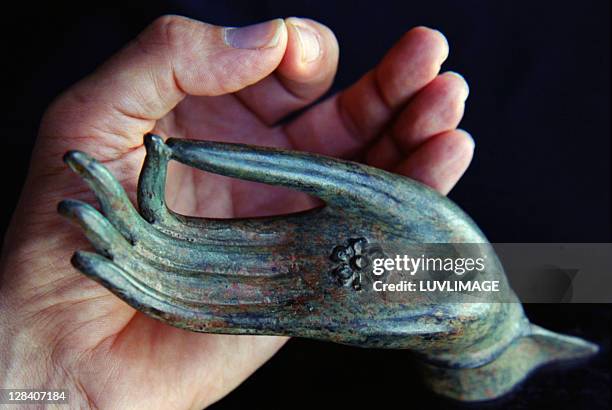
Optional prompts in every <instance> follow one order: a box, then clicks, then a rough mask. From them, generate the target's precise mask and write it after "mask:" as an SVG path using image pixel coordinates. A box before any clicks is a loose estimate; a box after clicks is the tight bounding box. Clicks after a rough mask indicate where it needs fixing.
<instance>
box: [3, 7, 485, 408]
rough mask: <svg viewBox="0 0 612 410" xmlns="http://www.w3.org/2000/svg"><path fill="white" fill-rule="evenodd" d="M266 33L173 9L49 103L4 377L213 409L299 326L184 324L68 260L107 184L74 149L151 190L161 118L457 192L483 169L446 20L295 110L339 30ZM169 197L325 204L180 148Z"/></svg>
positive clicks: (213, 208) (7, 257)
mask: <svg viewBox="0 0 612 410" xmlns="http://www.w3.org/2000/svg"><path fill="white" fill-rule="evenodd" d="M251 33H256V34H257V36H258V37H257V38H251V41H250V42H247V43H245V42H244V41H243V42H242V43H241V44H240V46H241V47H244V46H245V44H246V46H248V47H249V48H236V47H232V46H230V45H228V43H227V42H229V43H231V44H233V45H234V46H236V45H237V44H236V43H235V42H232V40H231V36H228V35H227V30H225V29H224V28H222V27H216V26H212V25H208V24H205V23H201V22H197V21H193V20H189V19H186V18H182V17H177V16H166V17H162V18H160V19H158V20H156V21H155V22H154V23H152V24H151V26H150V27H148V28H147V29H146V30H145V31H144V32H143V33H142V34H141V35H140V36H139V37H138V38H137V39H135V40H134V41H133V42H131V43H130V44H128V45H127V46H126V47H125V48H124V49H122V50H121V51H119V52H118V53H117V54H116V55H115V56H114V57H112V58H111V59H110V60H109V61H108V62H106V63H105V64H104V65H102V66H101V67H100V68H99V69H98V70H97V71H96V72H94V73H93V74H91V75H90V76H89V77H87V78H85V79H84V80H82V81H80V82H79V83H77V84H75V85H74V86H73V87H71V88H70V89H69V90H67V91H66V92H65V93H64V94H62V95H61V96H59V97H58V98H57V100H56V101H55V102H54V103H53V104H52V105H51V106H50V107H49V109H48V111H47V112H46V114H45V116H44V119H43V121H42V124H41V128H40V134H39V138H38V141H37V144H36V147H35V150H34V153H33V157H32V164H31V168H30V172H29V175H28V178H27V181H26V184H25V186H24V189H23V193H22V197H21V199H20V202H19V205H18V207H17V210H16V213H15V215H14V218H13V221H12V225H11V228H10V229H9V232H8V233H7V236H6V238H5V244H4V249H3V258H2V265H1V274H2V282H1V288H0V292H1V294H0V309H1V311H2V314H1V315H0V340H1V341H2V343H0V374H2V375H3V377H1V378H0V379H1V381H0V384H2V386H1V387H14V388H18V387H36V388H38V387H40V388H68V389H69V391H70V394H71V399H70V400H71V404H72V405H73V406H74V407H86V406H91V407H99V408H140V407H142V408H202V407H205V406H207V405H209V404H211V403H213V402H215V401H217V400H219V399H220V398H221V397H223V396H224V395H226V394H227V393H229V392H230V391H231V390H232V389H233V388H235V387H236V386H237V385H238V384H240V383H241V382H242V381H243V380H244V379H245V378H247V377H248V376H249V375H250V374H251V373H252V372H253V371H255V370H256V369H257V368H258V367H259V366H260V365H261V364H262V363H264V362H265V361H266V360H268V359H269V358H270V357H271V356H272V355H273V354H274V353H275V352H276V351H277V350H278V349H279V348H280V347H281V346H282V345H283V344H284V343H285V342H286V340H287V339H286V338H282V337H267V336H230V335H212V334H196V333H190V332H187V331H184V330H180V329H176V328H172V327H170V326H168V325H165V324H162V323H160V322H158V321H155V320H153V319H150V318H148V317H145V316H144V315H142V314H140V313H137V312H136V311H135V310H134V309H132V308H131V307H129V306H128V305H126V304H125V303H123V302H122V301H121V300H119V299H118V298H116V297H115V296H114V295H112V294H111V293H110V292H108V291H107V290H106V289H105V288H103V287H102V286H100V285H98V284H97V283H95V282H93V281H91V280H90V279H88V278H86V277H84V276H83V275H81V274H79V273H78V272H77V271H76V270H75V269H74V268H73V267H72V266H71V265H70V262H69V261H70V257H71V255H72V253H73V251H74V250H75V249H77V248H83V247H84V245H85V243H86V242H85V239H84V238H83V236H82V234H81V233H80V232H79V231H78V229H75V228H74V227H73V226H70V225H69V224H67V223H66V222H65V221H64V220H62V218H61V217H60V216H58V215H57V213H56V205H57V203H58V202H59V201H60V200H61V199H62V198H67V197H69V198H75V199H79V200H83V201H87V202H93V197H92V195H91V193H90V192H89V190H88V188H87V186H86V185H85V184H84V183H82V182H81V181H80V180H79V178H78V176H76V175H74V174H73V173H72V172H70V170H68V169H67V168H66V166H65V165H64V164H63V163H62V155H63V154H64V153H65V152H66V151H68V150H71V149H78V150H81V151H84V152H89V153H92V154H93V155H94V156H95V157H96V159H97V160H99V161H100V162H102V163H103V164H104V165H105V166H106V167H107V168H108V169H109V170H110V171H111V172H112V173H113V175H115V176H116V177H117V178H118V180H119V182H120V183H121V184H122V185H123V187H124V188H125V189H126V191H127V192H128V194H129V195H130V196H131V199H132V201H134V202H135V192H136V185H137V181H138V174H139V170H140V168H141V166H142V163H143V160H144V156H145V149H144V147H143V146H142V141H143V139H142V137H143V135H144V134H145V133H147V132H155V133H156V134H158V135H161V136H162V137H164V138H167V137H175V138H191V139H198V138H199V139H209V140H217V141H225V142H239V143H249V144H254V145H262V146H273V147H281V148H290V149H296V150H302V151H308V152H316V153H321V154H325V155H330V156H336V157H340V158H346V159H353V160H361V161H363V162H365V163H367V164H370V165H374V166H377V167H380V168H383V169H386V170H390V171H394V172H398V173H401V174H403V175H406V176H409V177H411V178H414V179H417V180H420V181H422V182H424V183H426V184H428V185H430V186H431V187H433V188H435V189H437V190H438V191H440V192H441V193H444V194H446V193H447V192H448V191H449V190H450V189H451V188H452V187H453V185H454V184H455V183H456V182H457V181H458V179H459V178H460V176H461V175H462V174H463V172H464V171H465V169H466V168H467V166H468V164H469V162H470V160H471V157H472V152H473V147H474V144H473V140H472V139H471V137H470V136H469V135H468V134H467V133H466V132H465V131H461V130H458V129H456V127H457V124H458V123H459V121H460V119H461V116H462V113H463V106H464V101H465V99H466V98H467V94H468V88H467V84H466V83H465V81H464V80H463V78H461V77H460V76H458V75H456V74H453V73H445V74H439V71H440V65H441V64H442V63H443V61H444V60H445V58H446V57H447V55H448V44H447V42H446V40H445V38H444V37H443V36H442V34H440V33H439V32H437V31H435V30H431V29H428V28H423V27H419V28H414V29H412V30H410V31H408V32H407V33H406V34H405V35H404V36H403V37H402V38H401V39H399V41H398V42H397V44H395V45H394V46H393V47H392V49H391V50H389V52H388V53H387V54H386V56H385V57H384V58H383V59H382V60H381V61H380V62H379V64H378V65H377V66H376V67H375V68H373V69H372V70H371V71H370V72H368V73H366V74H365V75H364V76H363V77H362V78H361V79H359V80H358V81H357V82H356V83H355V84H354V85H352V86H351V87H349V88H348V89H346V90H344V91H342V92H341V93H339V94H337V95H334V96H331V97H329V98H328V99H326V100H323V101H322V102H320V103H318V104H316V105H314V106H312V107H311V108H309V109H308V110H307V111H305V112H304V113H303V114H301V115H300V116H299V117H297V118H295V119H293V120H291V121H290V122H281V123H279V121H280V120H281V119H282V118H283V117H285V116H286V115H288V114H290V113H292V112H293V111H295V110H297V109H300V108H302V107H304V106H306V105H308V104H310V103H312V102H313V101H314V100H316V99H317V98H318V97H319V96H321V95H322V94H323V93H324V92H325V91H326V90H327V89H328V87H329V86H330V84H331V82H332V80H333V77H334V74H335V71H336V66H337V62H338V45H337V42H336V39H335V37H334V35H333V33H332V32H331V30H330V29H328V28H327V27H325V26H323V25H321V24H319V23H317V22H314V21H312V20H308V19H297V18H289V19H285V20H280V19H278V20H274V21H272V22H270V23H268V25H267V26H264V27H263V28H262V27H259V28H258V29H257V30H251ZM305 33H306V34H305ZM308 33H310V36H309V35H308ZM243 37H244V36H243ZM255 40H256V41H255ZM254 44H255V46H253V45H254ZM317 44H318V46H317ZM253 47H254V48H253ZM306 47H308V48H306ZM317 47H318V50H317ZM166 197H167V201H168V204H169V206H170V207H171V208H172V209H173V210H175V211H177V212H180V213H184V214H188V215H197V216H208V217H244V216H259V215H271V214H279V213H286V212H292V211H297V210H302V209H306V208H310V207H312V206H313V205H315V204H316V202H315V201H314V200H313V199H312V198H310V197H308V196H306V195H303V194H299V193H296V192H294V191H290V190H287V189H286V188H279V187H271V186H267V185H261V184H255V183H249V182H245V181H240V180H235V179H230V178H227V177H222V176H218V175H212V174H206V173H203V172H201V171H198V170H194V169H191V168H187V167H185V166H182V165H179V164H176V163H174V162H173V163H171V166H170V169H169V176H168V184H167V190H166Z"/></svg>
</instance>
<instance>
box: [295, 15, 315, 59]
mask: <svg viewBox="0 0 612 410" xmlns="http://www.w3.org/2000/svg"><path fill="white" fill-rule="evenodd" d="M291 25H292V26H293V27H294V28H295V32H296V33H297V38H298V41H299V43H300V49H301V54H302V56H301V57H302V62H304V63H312V62H313V61H315V60H317V59H318V58H319V56H320V55H321V44H320V43H319V35H318V34H317V33H316V32H315V31H314V30H313V29H311V28H309V27H306V26H305V25H302V24H295V23H293V22H292V23H291Z"/></svg>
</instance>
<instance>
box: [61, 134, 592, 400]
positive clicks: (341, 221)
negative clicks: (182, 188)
mask: <svg viewBox="0 0 612 410" xmlns="http://www.w3.org/2000/svg"><path fill="white" fill-rule="evenodd" d="M145 146H146V149H147V156H146V159H145V163H144V166H143V169H142V172H141V175H140V180H139V186H138V207H139V210H140V211H139V212H138V211H137V210H136V209H135V208H134V206H133V205H132V203H131V202H130V200H129V199H128V196H127V195H126V193H125V191H124V190H123V188H122V187H121V185H120V184H119V183H118V182H117V180H116V179H115V178H114V177H113V176H112V175H111V173H110V172H109V171H108V170H107V169H106V168H105V167H104V166H103V165H102V164H100V163H98V162H97V161H96V160H94V159H93V158H91V157H90V156H88V155H87V154H84V153H82V152H77V151H71V152H68V153H67V154H66V155H65V158H64V159H65V161H66V163H67V164H68V165H69V166H70V167H71V168H72V169H73V170H74V171H75V172H77V173H78V174H79V175H80V176H81V177H82V178H83V179H84V180H85V181H86V182H87V183H88V184H89V186H90V187H91V189H92V190H93V191H94V193H95V195H96V197H97V199H98V201H99V203H100V206H101V211H102V213H100V212H98V211H97V210H96V209H95V208H93V207H92V206H90V205H88V204H86V203H83V202H79V201H75V200H65V201H62V202H61V203H60V205H59V212H60V213H61V214H62V215H64V216H66V217H68V218H70V219H72V220H73V221H75V222H76V223H77V224H79V225H80V226H81V227H82V229H83V230H84V232H85V234H86V236H87V238H88V239H89V241H90V242H91V244H92V245H93V247H94V248H95V250H96V252H97V253H92V252H85V251H78V252H76V253H75V254H74V257H73V259H72V263H73V265H74V266H75V267H76V268H77V269H78V270H80V271H81V272H82V273H84V274H85V275H87V276H89V277H91V278H92V279H94V280H96V281H98V282H100V283H101V284H102V285H104V286H105V287H107V288H108V289H109V290H110V291H112V292H113V293H115V294H116V295H117V296H118V297H119V298H121V299H123V300H124V301H125V302H127V303H128V304H130V305H131V306H133V307H134V308H135V309H138V310H140V311H142V312H144V313H145V314H147V315H149V316H152V317H154V318H157V319H159V320H161V321H164V322H166V323H169V324H171V325H173V326H177V327H180V328H184V329H188V330H192V331H196V332H206V333H227V334H258V335H285V336H296V337H306V338H313V339H319V340H327V341H333V342H337V343H344V344H349V345H356V346H362V347H371V348H391V349H408V350H410V351H411V352H413V353H414V355H415V357H417V358H418V361H419V362H420V363H421V364H422V366H421V367H422V370H423V374H424V380H425V382H426V383H427V384H428V385H429V386H430V387H431V388H432V389H433V390H434V391H435V392H437V393H439V394H442V395H445V396H447V397H451V398H453V399H457V400H464V401H478V400H487V399H492V398H495V397H498V396H501V395H503V394H504V393H506V392H508V391H509V390H511V389H512V388H513V387H514V386H515V385H517V384H518V383H519V382H520V381H521V380H523V379H524V378H525V377H526V376H527V375H528V373H529V372H530V371H532V370H533V369H535V368H536V367H538V366H540V365H542V364H545V363H549V362H553V361H557V360H563V359H574V358H579V357H587V356H589V355H592V354H593V353H595V352H596V351H597V347H596V346H595V345H593V344H591V343H588V342H586V341H583V340H581V339H578V338H575V337H569V336H564V335H559V334H556V333H553V332H550V331H547V330H544V329H542V328H540V327H538V326H536V325H533V324H531V323H530V322H529V321H528V319H527V318H526V317H525V315H524V313H523V309H522V306H521V304H520V303H519V301H518V299H517V298H516V296H514V293H513V292H512V291H511V290H510V288H509V286H508V285H507V280H506V277H505V274H504V270H503V267H502V266H501V264H500V263H499V260H498V259H497V257H496V255H495V252H494V251H493V250H492V248H491V247H490V246H489V245H488V241H487V239H486V238H485V236H484V235H483V234H482V232H481V231H480V230H479V229H478V227H477V226H476V225H475V223H474V222H473V221H472V220H471V219H470V218H469V217H468V216H467V215H466V214H465V213H464V212H463V211H461V210H460V209H459V208H458V207H457V206H456V205H455V204H453V203H452V202H451V201H450V200H448V199H447V198H446V197H443V196H441V195H439V194H438V193H436V192H434V191H433V190H431V189H429V188H427V187H425V186H424V185H422V184H420V183H418V182H415V181H412V180H410V179H408V178H405V177H402V176H399V175H395V174H391V173H388V172H385V171H382V170H379V169H375V168H372V167H368V166H365V165H362V164H358V163H354V162H349V161H342V160H338V159H333V158H328V157H324V156H320V155H314V154H307V153H299V152H291V151H284V150H278V149H271V148H261V147H252V146H247V145H238V144H227V143H219V142H206V141H192V140H178V139H169V140H168V141H167V142H164V141H163V140H162V139H161V138H160V137H158V136H154V135H147V136H146V137H145ZM170 160H175V161H178V162H181V163H183V164H186V165H188V166H191V167H195V168H198V169H201V170H204V171H208V172H212V173H216V174H221V175H226V176H230V177H235V178H240V179H245V180H251V181H257V182H263V183H267V184H272V185H282V186H285V187H289V188H293V189H296V190H298V191H302V192H306V193H308V194H311V195H314V196H317V197H319V198H321V199H322V200H323V201H324V202H325V205H324V206H322V207H319V208H317V209H313V210H310V211H305V212H300V213H295V214H290V215H280V216H274V217H264V218H247V219H208V218H195V217H188V216H183V215H179V214H177V213H174V212H173V211H171V210H169V209H168V208H167V206H166V203H165V199H164V191H165V184H166V172H167V165H168V162H169V161H170ZM422 244H449V246H450V247H451V248H452V249H453V251H454V252H455V253H457V252H458V254H459V255H461V253H462V251H461V249H462V248H461V246H459V245H460V244H480V245H481V246H480V247H479V252H480V253H481V254H484V255H485V256H486V257H487V259H488V261H489V263H488V265H487V270H486V271H485V272H483V273H482V275H483V277H484V278H485V279H495V280H497V281H500V282H501V283H502V284H504V285H505V288H506V289H508V290H507V291H506V292H505V293H504V294H503V295H499V294H493V293H491V294H490V295H491V296H490V299H485V300H482V299H479V300H478V301H477V302H474V301H470V300H469V299H468V300H466V299H465V298H462V295H460V294H455V293H451V294H448V296H447V297H445V298H443V299H440V297H436V298H431V297H428V296H427V295H425V294H416V293H409V292H377V291H374V290H373V286H372V283H373V281H374V280H375V279H376V276H374V275H372V264H371V263H370V262H371V260H372V258H374V257H376V256H385V255H401V254H403V253H405V250H406V249H407V248H408V247H414V246H420V245H422ZM453 244H457V247H454V246H453ZM385 275H387V276H385V278H386V279H387V280H390V279H392V278H393V277H395V279H401V278H402V273H401V272H394V271H391V272H387V273H386V274H385Z"/></svg>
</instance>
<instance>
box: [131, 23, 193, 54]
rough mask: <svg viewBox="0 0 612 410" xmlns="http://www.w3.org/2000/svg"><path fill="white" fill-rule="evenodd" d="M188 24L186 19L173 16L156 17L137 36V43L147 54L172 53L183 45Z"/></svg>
mask: <svg viewBox="0 0 612 410" xmlns="http://www.w3.org/2000/svg"><path fill="white" fill-rule="evenodd" d="M188 26H189V22H188V20H187V19H186V18H184V17H181V16H175V15H165V16H161V17H158V18H157V19H155V20H154V21H153V23H151V24H150V25H149V27H147V29H145V31H144V32H143V33H142V34H141V35H140V36H138V38H137V43H138V45H139V46H140V48H141V49H142V50H144V51H145V52H147V53H151V52H159V50H163V51H165V52H173V51H174V50H177V49H180V47H181V46H184V45H185V38H186V34H187V33H188V30H189V29H188Z"/></svg>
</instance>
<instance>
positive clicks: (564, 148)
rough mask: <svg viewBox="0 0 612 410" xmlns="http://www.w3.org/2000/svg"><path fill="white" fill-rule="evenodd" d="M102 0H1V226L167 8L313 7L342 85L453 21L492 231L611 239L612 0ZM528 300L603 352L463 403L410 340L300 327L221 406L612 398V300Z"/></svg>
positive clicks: (476, 189)
mask: <svg viewBox="0 0 612 410" xmlns="http://www.w3.org/2000/svg"><path fill="white" fill-rule="evenodd" d="M103 4H104V7H100V6H96V7H94V6H92V5H87V6H86V5H85V2H81V3H80V5H75V6H74V7H71V8H67V7H65V6H64V7H62V6H57V4H54V5H53V6H51V5H45V6H43V8H40V7H39V6H37V5H36V3H33V2H22V4H21V5H18V6H17V9H16V10H8V9H6V7H5V6H3V8H5V9H4V10H3V17H4V18H3V19H2V20H3V25H2V27H1V30H2V54H1V55H2V76H1V78H2V80H3V83H4V84H3V89H4V90H8V92H5V98H2V99H0V100H1V104H2V109H1V110H0V136H1V139H0V144H1V145H0V149H1V153H2V160H1V161H0V172H1V175H2V176H3V177H2V181H3V190H4V198H3V201H2V206H0V211H1V213H0V229H2V232H3V231H4V228H5V226H6V224H7V222H8V220H9V218H10V215H11V213H12V211H13V209H14V206H15V203H16V200H17V197H18V195H19V192H20V189H21V184H22V181H23V178H24V176H25V172H26V169H27V164H28V160H29V155H30V150H31V148H32V144H33V141H34V139H35V136H36V131H37V127H38V123H39V120H40V117H41V115H42V113H43V111H44V108H45V107H46V106H47V105H48V104H49V102H50V101H51V100H52V98H53V97H54V96H55V95H57V94H58V93H59V92H60V91H61V90H63V89H65V88H66V87H68V86H69V85H70V84H72V83H73V82H75V81H76V80H78V79H80V78H81V77H83V76H84V75H86V74H87V73H88V72H90V71H92V70H93V69H94V68H95V67H96V66H97V65H99V64H100V63H101V62H102V61H104V60H105V59H106V58H107V57H108V56H110V55H111V54H112V53H113V52H115V51H116V50H117V49H118V48H119V47H120V46H121V45H123V44H124V43H126V42H127V41H129V40H130V39H132V38H133V37H134V36H135V35H136V34H137V33H138V32H139V31H141V30H142V29H143V28H144V27H145V26H146V25H147V24H148V23H150V22H151V21H152V20H153V19H154V18H155V17H157V16H159V15H161V14H165V13H176V14H182V15H187V16H190V17H193V18H197V19H201V20H204V21H207V22H210V23H214V24H219V25H233V26H240V25H244V24H249V23H253V22H257V21H262V20H266V19H269V18H273V17H285V16H292V15H296V16H303V17H310V18H314V19H316V20H318V21H320V22H322V23H324V24H326V25H328V26H329V27H330V28H331V29H332V30H334V32H335V33H336V36H337V37H338V40H339V43H340V49H341V54H340V68H339V71H338V75H337V78H336V82H335V84H334V90H339V89H341V88H343V87H345V86H347V85H349V84H351V83H352V82H353V81H355V80H356V79H357V78H359V76H360V75H361V74H363V73H365V72H366V71H367V70H368V69H370V68H371V67H373V66H374V65H375V64H376V62H377V61H378V60H379V59H380V57H381V56H382V55H383V54H384V52H385V51H386V50H387V49H388V48H389V47H390V46H391V45H392V44H393V42H394V41H395V40H396V39H398V38H399V37H400V36H401V34H402V33H403V32H405V31H406V30H408V29H409V28H411V27H413V26H415V25H427V26H430V27H433V28H437V29H439V30H441V31H442V32H444V33H445V35H446V36H447V38H448V40H449V42H450V46H451V54H450V57H449V59H448V60H447V62H446V63H445V65H444V67H443V69H447V70H454V71H458V72H460V73H462V74H463V75H464V76H465V77H466V79H467V80H468V82H469V83H470V98H469V99H468V105H467V109H466V115H465V119H464V120H463V122H462V125H461V127H462V128H465V129H467V130H468V131H470V133H471V134H472V135H473V136H474V138H475V140H476V153H475V159H474V162H473V164H472V166H471V167H470V169H469V170H468V172H467V174H466V175H465V177H464V178H463V180H462V181H461V182H460V184H459V185H458V186H457V187H456V188H455V189H454V190H453V192H452V193H451V195H450V196H451V198H452V199H454V200H455V201H456V202H457V203H458V204H459V205H460V206H461V207H462V208H464V209H465V210H466V211H467V212H468V214H470V215H471V216H472V217H473V218H474V219H475V220H476V221H477V223H478V224H479V225H480V226H481V228H482V229H483V231H484V232H485V233H486V234H487V236H488V237H489V239H490V240H491V241H492V242H612V241H611V232H612V229H611V228H612V226H611V220H610V209H611V207H610V192H611V189H610V188H611V184H610V176H611V173H610V157H611V151H610V136H611V134H610V91H611V90H610V2H609V1H608V0H600V1H571V2H569V1H486V0H482V1H469V0H464V1H455V0H448V1H423V0H420V1H412V2H411V1H405V0H404V1H395V2H388V1H382V0H377V1H363V2H359V1H351V2H340V1H330V0H327V1H313V2H308V1H265V2H255V1H225V2H221V1H218V2H213V1H186V0H183V1H174V2H172V1H165V2H163V1H147V2H145V1H136V2H130V4H122V5H120V6H119V5H117V6H113V5H112V4H110V3H108V2H103ZM526 310H527V313H528V316H529V317H530V319H532V321H534V322H535V323H537V324H539V325H542V326H545V327H547V328H549V329H552V330H555V331H560V332H564V333H569V334H574V335H578V336H582V337H585V338H587V339H589V340H591V341H594V342H596V343H598V344H600V346H601V347H602V352H601V353H600V354H599V355H598V356H597V357H595V358H593V359H590V360H587V361H585V362H582V363H579V364H578V365H574V366H571V365H569V366H568V365H565V366H553V368H545V369H542V370H540V371H538V372H537V373H536V374H535V375H534V376H533V377H531V378H530V379H529V380H528V382H527V383H525V384H523V385H522V386H520V387H519V388H517V389H516V390H515V391H514V392H513V393H512V394H510V395H509V396H506V397H504V398H503V399H501V400H498V401H495V402H492V403H487V404H479V405H469V406H465V405H460V404H458V403H453V402H448V401H444V400H441V399H439V398H437V397H434V396H432V395H430V394H429V393H427V391H426V390H425V389H424V388H423V387H422V386H421V384H420V382H419V380H418V377H417V376H416V375H415V374H414V372H413V371H412V369H411V367H409V366H408V365H407V364H406V360H404V357H405V356H404V355H405V353H404V352H397V351H382V350H381V351H378V350H363V349H356V348H349V347H344V346H339V345H333V344H328V343H319V342H312V341H306V340H292V341H290V342H289V344H288V345H287V346H286V347H285V348H284V349H283V350H282V351H281V352H280V353H279V354H278V355H277V356H276V357H275V358H273V359H272V360H271V361H270V362H269V363H267V364H266V365H264V367H263V368H262V369H261V370H259V371H258V372H257V373H256V374H255V375H254V376H253V377H252V378H250V379H249V380H248V381H246V382H245V383H244V384H243V385H242V386H241V387H239V388H238V389H237V390H236V391H234V392H233V393H231V394H230V395H229V396H228V397H227V398H226V399H224V400H222V401H221V402H219V403H218V404H216V405H215V406H213V408H214V409H219V410H221V409H233V408H236V409H239V408H240V409H243V408H267V409H281V408H282V409H285V408H293V407H298V405H301V406H306V407H313V408H327V407H332V406H333V407H337V408H376V409H378V408H390V407H395V406H402V407H407V408H423V407H427V408H449V407H452V408H454V407H468V408H512V409H518V408H538V409H540V408H572V409H578V408H591V409H594V408H609V407H610V358H609V357H610V356H609V350H610V328H611V325H612V319H611V309H610V307H609V305H576V304H572V305H552V304H550V305H543V304H542V305H533V304H532V305H526Z"/></svg>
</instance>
